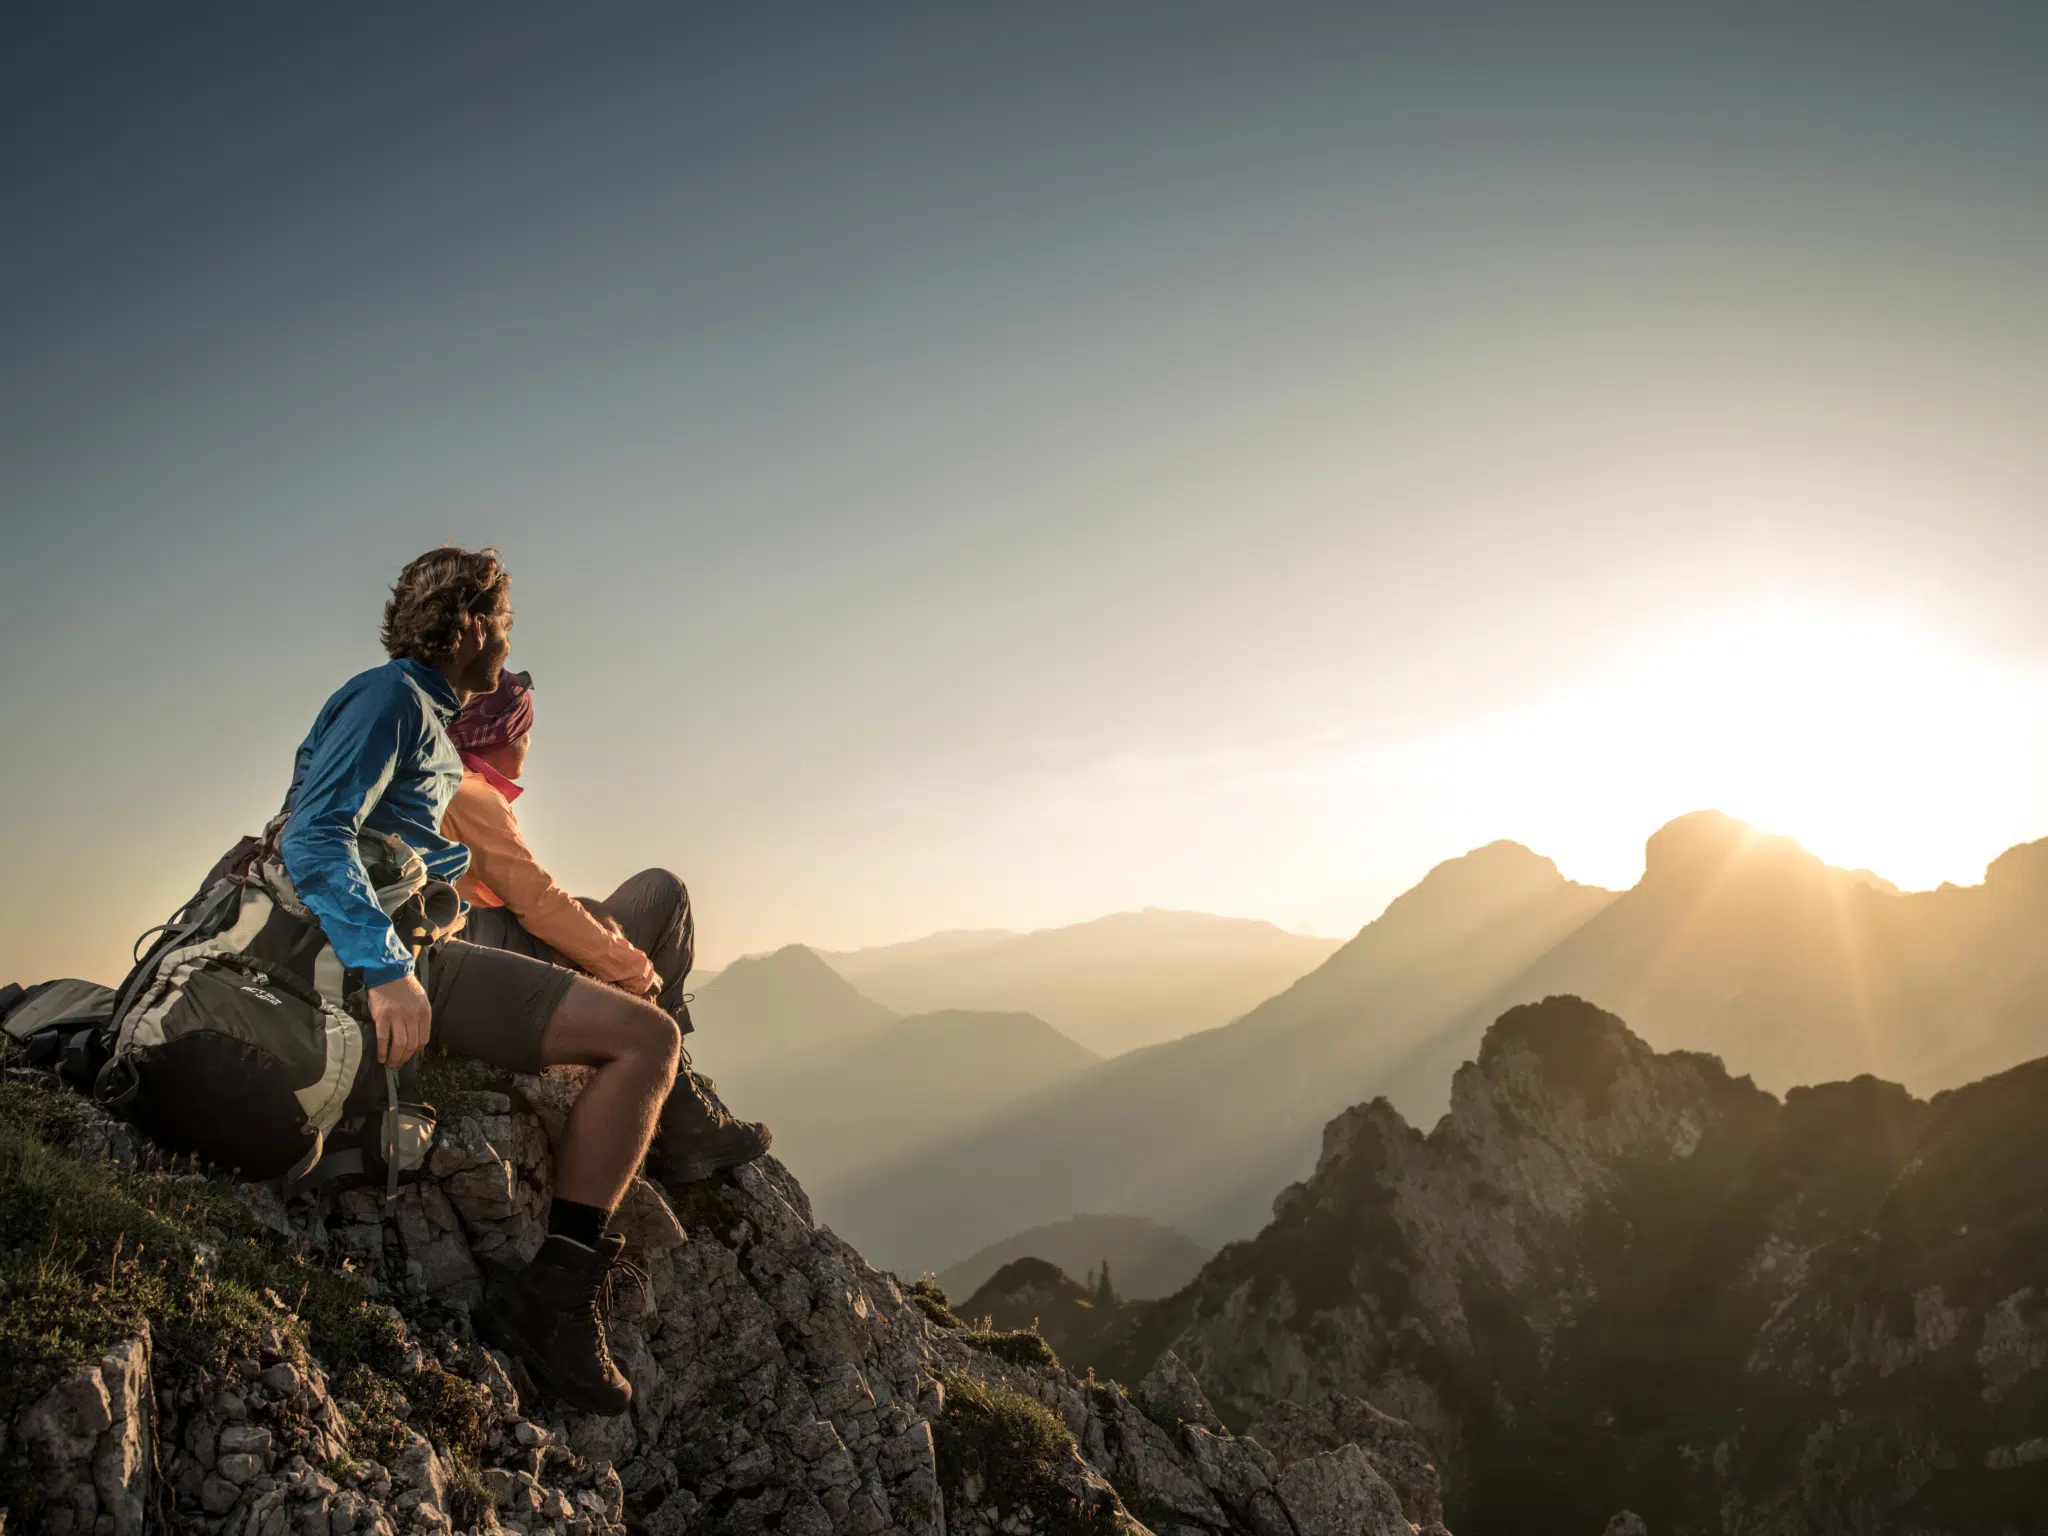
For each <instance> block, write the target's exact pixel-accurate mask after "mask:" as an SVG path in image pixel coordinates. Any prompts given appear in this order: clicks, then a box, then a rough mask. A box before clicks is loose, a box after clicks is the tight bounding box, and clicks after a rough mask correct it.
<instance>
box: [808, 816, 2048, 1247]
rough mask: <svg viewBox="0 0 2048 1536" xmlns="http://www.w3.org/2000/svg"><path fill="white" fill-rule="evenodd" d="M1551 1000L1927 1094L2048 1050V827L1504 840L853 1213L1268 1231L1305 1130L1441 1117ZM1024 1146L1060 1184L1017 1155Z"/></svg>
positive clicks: (983, 1226) (837, 1208)
mask: <svg viewBox="0 0 2048 1536" xmlns="http://www.w3.org/2000/svg"><path fill="white" fill-rule="evenodd" d="M1845 935H1847V938H1846V939H1845V937H1844V936H1845ZM1852 960H1853V962H1854V963H1853V964H1852V963H1850V962H1851V961H1852ZM1553 993H1573V994H1576V995H1581V996H1585V997H1588V998H1589V999H1591V1000H1592V1001H1594V1002H1596V1003H1598V1004H1600V1005H1601V1006H1603V1007H1607V1008H1609V1009H1611V1010H1612V1011H1615V1012H1618V1013H1620V1014H1622V1016H1624V1017H1628V1018H1629V1019H1630V1020H1631V1024H1632V1027H1635V1028H1636V1029H1638V1030H1639V1031H1640V1032H1641V1033H1642V1035H1643V1037H1644V1038H1645V1039H1647V1040H1649V1041H1651V1042H1652V1043H1653V1044H1654V1045H1656V1046H1658V1047H1660V1048H1697V1049H1704V1050H1710V1051H1713V1052H1715V1053H1717V1054H1721V1055H1723V1056H1725V1057H1726V1058H1728V1059H1730V1060H1740V1061H1743V1062H1745V1063H1746V1064H1748V1065H1749V1068H1750V1070H1752V1071H1753V1073H1754V1074H1755V1075H1756V1077H1757V1078H1758V1080H1759V1081H1761V1082H1763V1083H1765V1084H1766V1085H1767V1086H1772V1087H1774V1088H1780V1089H1782V1088H1784V1087H1786V1086H1788V1085H1790V1084H1792V1083H1796V1082H1810V1081H1817V1080H1826V1079H1830V1078H1846V1077H1853V1076H1855V1075H1857V1074H1858V1073H1861V1072H1864V1071H1879V1070H1880V1069H1882V1070H1883V1071H1884V1072H1885V1073H1886V1074H1887V1075H1890V1076H1894V1077H1897V1078H1900V1079H1902V1080H1904V1081H1905V1082H1906V1083H1907V1084H1908V1086H1910V1087H1912V1088H1914V1089H1915V1090H1916V1091H1919V1092H1923V1093H1924V1092H1932V1091H1938V1090H1939V1089H1941V1088H1943V1087H1945V1086H1950V1085H1953V1084H1955V1083H1958V1082H1962V1081H1968V1080H1974V1079H1975V1078H1978V1077H1981V1076H1984V1075H1987V1074H1989V1073H1992V1072H1995V1071H1997V1070H2000V1069H2001V1068H2003V1067H2005V1066H2010V1065H2012V1064H2013V1063H2014V1062H2016V1061H2018V1060H2022V1059H2027V1058H2030V1057H2031V1056H2033V1055H2037V1054H2039V1053H2040V1052H2041V1051H2042V1050H2044V1049H2048V840H2044V841H2043V842H2038V843H2032V844H2022V845H2018V846H2016V847H2015V848H2013V849H2010V850H2008V851H2007V852H2005V853H2004V854H2001V855H2000V857H1999V858H1998V859H1996V860H1994V861H1993V862H1992V864H1991V866H1990V867H1989V868H1988V869H1987V871H1986V877H1985V881H1984V883H1982V884H1980V885H1977V886H1968V887H1961V886H1954V885H1949V886H1944V887H1942V888H1940V889H1938V890H1935V891H1931V892H1900V891H1897V890H1895V889H1893V888H1890V887H1888V886H1886V885H1885V884H1884V883H1883V882H1874V881H1873V880H1872V878H1871V877H1869V876H1868V874H1867V872H1859V871H1844V870H1836V869H1833V868H1832V867H1831V866H1828V865H1826V864H1824V863H1823V862H1822V861H1820V860H1819V859H1818V858H1816V857H1815V856H1814V855H1812V854H1811V853H1809V852H1807V851H1806V850H1804V849H1803V848H1800V847H1799V846H1798V845H1797V844H1796V843H1794V842H1792V841H1791V840H1789V839H1782V838H1776V837H1773V836H1772V835H1770V834H1767V833H1762V832H1759V831H1757V830H1756V829H1754V828H1749V827H1746V826H1745V825H1744V824H1742V823H1739V822H1736V821H1734V820H1733V819H1732V818H1728V817H1725V816H1723V815H1721V813H1718V812H1701V813H1693V814H1692V815H1689V816H1685V817H1679V818H1674V819H1673V820H1672V821H1671V822H1669V823H1666V825H1665V826H1664V827H1662V828H1660V829H1658V831H1657V832H1656V833H1655V834H1653V835H1652V837H1651V838H1650V839H1649V840H1647V842H1646V849H1645V874H1644V878H1643V879H1642V880H1640V881H1638V882H1637V884H1636V885H1635V886H1633V887H1631V888H1630V889H1629V890H1627V891H1623V892H1607V891H1600V890H1598V889H1596V888H1593V887H1585V886H1578V885H1574V884H1572V883H1571V882H1568V881H1565V880H1564V878H1563V877H1562V876H1561V875H1560V874H1558V873H1557V871H1556V867H1555V865H1554V864H1553V863H1551V861H1549V860H1547V859H1545V858H1543V857H1542V856H1541V855H1538V854H1535V853H1533V852H1531V851H1530V850H1528V849H1526V848H1523V847H1521V846H1520V845H1518V844H1512V843H1505V842H1497V843H1493V844H1488V845H1486V846H1485V847H1483V848H1480V849H1475V850H1473V851H1472V852H1471V853H1469V854H1466V855H1462V856H1460V858H1458V859H1452V860H1446V861H1445V862H1444V863H1443V864H1441V865H1439V866H1437V867H1436V868H1435V869H1433V870H1432V871H1431V872H1430V874H1429V875H1428V876H1426V877H1425V878H1424V880H1423V881H1421V882H1419V883H1418V884H1417V886H1416V887H1415V888H1414V889H1412V890H1411V891H1409V892H1406V893H1404V894H1403V895H1402V896H1401V897H1398V898H1396V900H1395V901H1394V902H1392V903H1390V904H1389V905H1388V907H1387V909H1386V910H1385V911H1384V912H1383V913H1382V914H1381V915H1380V916H1379V917H1378V918H1376V919H1375V920H1374V921H1373V922H1372V923H1370V924H1368V925H1367V926H1366V927H1365V928H1364V929H1362V930H1361V931H1360V933H1359V934H1358V935H1357V936H1356V937H1354V938H1353V939H1352V940H1351V941H1350V942H1348V943H1347V944H1346V945H1345V946H1344V947H1343V948H1341V949H1340V950H1339V951H1338V952H1337V953H1336V954H1334V955H1332V956H1331V958H1330V959H1329V960H1328V961H1326V962H1325V963H1324V964H1323V965H1322V966H1321V967H1319V968H1318V969H1317V970H1316V971H1314V972H1311V973H1310V974H1309V975H1307V976H1304V977H1302V978H1300V979H1299V980H1297V981H1296V982H1294V983H1293V984H1292V985H1291V986H1289V987H1288V988H1287V989H1286V990H1285V991H1283V992H1281V993H1279V994H1278V995H1276V996H1275V997H1273V998H1270V999H1268V1000H1267V1001H1266V1002H1264V1003H1262V1004H1260V1005H1259V1006H1258V1007H1257V1008H1254V1009H1252V1010H1250V1011H1249V1012H1248V1013H1246V1014H1245V1015H1244V1016H1243V1017H1241V1018H1240V1019H1238V1020H1237V1021H1235V1022H1234V1023H1232V1024H1230V1025H1228V1026H1225V1027H1222V1028H1219V1029H1215V1030H1210V1031H1205V1032H1201V1033H1198V1034H1194V1035H1190V1036H1187V1037H1185V1038H1183V1039H1180V1040H1176V1041H1172V1042H1169V1043H1166V1044H1164V1045H1159V1046H1153V1047H1148V1048H1145V1049H1143V1050H1139V1051H1135V1052H1131V1053H1129V1054H1128V1055H1125V1056H1121V1057H1118V1058H1115V1059H1113V1060H1112V1061H1110V1062H1108V1063H1105V1064H1104V1066H1103V1067H1101V1068H1098V1069H1096V1070H1095V1071H1094V1072H1092V1073H1090V1074H1089V1076H1088V1078H1087V1079H1086V1080H1084V1081H1083V1082H1082V1083H1080V1084H1078V1085H1076V1086H1075V1088H1074V1089H1073V1090H1072V1092H1071V1093H1069V1094H1067V1095H1064V1096H1062V1097H1060V1098H1057V1099H1048V1100H1043V1101H1038V1100H1032V1101H1026V1102H1023V1103H1020V1104H1018V1105H1016V1106H1013V1107H1012V1108H1010V1109H1008V1110H1006V1111H1004V1112H1003V1114H1002V1115H1001V1116H999V1117H997V1118H996V1119H995V1120H993V1121H991V1122H990V1123H989V1124H987V1125H986V1126H984V1127H982V1128H981V1129H980V1130H979V1131H978V1132H976V1133H974V1134H973V1135H972V1136H970V1137H967V1138H963V1139H959V1140H956V1141H954V1142H951V1143H949V1144H947V1145H946V1146H945V1147H943V1148H942V1149H937V1150H938V1152H939V1155H937V1156H935V1157H933V1158H932V1159H929V1160H927V1161H926V1162H925V1163H924V1164H922V1165H921V1166H918V1167H909V1166H905V1167H902V1168H898V1169H894V1170H883V1171H882V1172H881V1173H878V1174H877V1175H876V1176H875V1177H874V1178H873V1179H871V1180H867V1181H864V1182H863V1183H862V1184H861V1185H860V1186H859V1187H858V1188H853V1189H850V1190H848V1191H847V1192H846V1193H845V1194H844V1195H843V1196H842V1197H840V1198H838V1199H836V1200H835V1202H834V1209H833V1211H832V1216H833V1219H834V1220H835V1221H838V1222H840V1223H841V1224H842V1226H844V1227H845V1228H846V1230H848V1231H849V1232H851V1233H853V1234H854V1235H855V1237H856V1240H857V1241H860V1242H861V1243H862V1244H863V1245H864V1246H866V1247H868V1248H870V1249H872V1250H873V1251H876V1252H878V1253H881V1254H883V1255H886V1256H887V1257H888V1258H889V1260H890V1261H891V1262H900V1263H904V1264H907V1265H913V1266H914V1265H916V1264H918V1263H920V1262H928V1261H929V1258H937V1257H942V1256H943V1255H944V1254H945V1253H947V1252H959V1251H962V1250H963V1249H965V1248H969V1247H972V1246H974V1245H976V1244H977V1243H979V1242H984V1241H990V1240H994V1239H995V1238H997V1237H999V1236H1000V1235H1001V1234H1002V1232H1003V1231H1005V1230H1009V1231H1015V1230H1018V1229H1020V1228H1023V1227H1027V1226H1032V1225H1036V1224H1038V1223H1041V1222H1044V1221H1051V1220H1057V1219H1059V1218H1060V1217H1061V1216H1062V1215H1063V1214H1064V1212H1065V1211H1071V1210H1074V1209H1089V1208H1094V1209H1102V1208H1110V1209H1118V1210H1127V1211H1131V1212H1134V1213H1136V1214H1139V1215H1145V1216H1149V1217H1151V1218H1153V1219H1155V1220H1160V1221H1163V1222H1166V1223H1167V1224H1169V1225H1173V1226H1177V1227H1179V1228H1181V1229H1182V1230H1185V1231H1187V1232H1189V1233H1190V1234H1191V1235H1193V1236H1195V1237H1196V1238H1197V1239H1199V1240H1201V1241H1204V1242H1215V1243H1220V1242H1224V1241H1227V1240H1230V1239H1232V1238H1237V1237H1242V1236H1246V1235H1248V1234H1249V1233H1250V1232H1252V1231H1255V1230H1256V1229H1257V1227H1258V1226H1259V1225H1260V1223H1261V1222H1262V1221H1263V1219H1264V1216H1265V1212H1266V1201H1267V1198H1268V1196H1269V1193H1270V1191H1271V1190H1272V1189H1273V1188H1275V1187H1277V1186H1279V1185H1282V1184H1285V1183H1288V1182H1292V1181H1294V1180H1296V1179H1299V1178H1300V1177H1302V1176H1303V1175H1304V1174H1306V1173H1307V1171H1308V1170H1309V1169H1310V1168H1311V1167H1312V1166H1313V1164H1314V1158H1315V1149H1314V1145H1313V1137H1312V1135H1311V1134H1310V1133H1309V1132H1308V1131H1307V1130H1306V1129H1305V1127H1307V1126H1311V1125H1319V1124H1321V1123H1323V1121H1325V1120H1327V1119H1328V1118H1329V1117H1330V1116H1331V1115H1332V1114H1334V1113H1336V1112H1337V1111H1338V1110H1339V1109H1341V1108H1342V1107H1344V1105H1345V1104H1346V1103H1349V1102H1356V1101H1359V1100H1364V1099H1369V1098H1371V1097H1373V1096H1374V1095H1376V1094H1384V1095H1386V1096H1388V1097H1389V1098H1391V1099H1392V1100H1393V1102H1394V1103H1396V1104H1397V1105H1398V1106H1399V1107H1400V1109H1401V1111H1402V1113H1403V1114H1405V1115H1407V1116H1408V1117H1409V1118H1410V1119H1412V1120H1415V1121H1417V1122H1420V1123H1425V1124H1426V1123H1428V1122H1429V1121H1431V1120H1433V1119H1434V1118H1435V1117H1436V1116H1437V1115H1439V1114H1441V1113H1442V1112H1443V1108H1444V1106H1445V1103H1446V1096H1447V1085H1448V1084H1449V1083H1450V1082H1451V1080H1452V1074H1453V1072H1454V1070H1455V1069H1456V1067H1457V1065H1458V1063H1459V1062H1461V1061H1463V1060H1465V1059H1467V1058H1468V1057H1469V1056H1470V1055H1471V1054H1472V1053H1473V1052H1474V1051H1475V1050H1476V1049H1477V1048H1478V1046H1479V1043H1480V1040H1481V1039H1482V1037H1483V1035H1484V1033H1485V1031H1486V1029H1487V1027H1488V1026H1489V1025H1490V1024H1491V1022H1492V1021H1493V1020H1494V1019H1496V1018H1497V1017H1498V1016H1499V1015H1500V1014H1501V1013H1502V1012H1504V1011H1506V1010H1507V1009H1508V1008H1511V1007H1513V1006H1515V1005H1516V1004H1518V1003H1521V1002H1526V1001H1533V1000H1535V999H1538V998H1541V997H1544V996H1547V995H1551V994H1553ZM1197 1127H1199V1130H1200V1135H1199V1137H1194V1136H1192V1135H1191V1133H1192V1132H1193V1131H1194V1130H1195V1129H1196V1128H1197ZM1024 1167H1029V1168H1032V1169H1033V1170H1035V1172H1036V1175H1037V1177H1036V1178H1035V1179H1033V1180H1027V1179H1023V1178H1020V1177H1013V1176H1012V1173H1011V1170H1015V1169H1020V1168H1024ZM970 1191H971V1192H972V1193H971V1196H970V1194H969V1192H970ZM912 1212H914V1213H915V1214H907V1213H912ZM927 1256H928V1257H927Z"/></svg>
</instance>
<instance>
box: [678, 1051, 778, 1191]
mask: <svg viewBox="0 0 2048 1536" xmlns="http://www.w3.org/2000/svg"><path fill="white" fill-rule="evenodd" d="M774 1141H775V1135H774V1133H773V1132H772V1131H770V1130H769V1129H768V1127H767V1126H765V1125H762V1124H761V1123H760V1122H759V1121H755V1120H735V1119H733V1117H732V1116H731V1115H729V1114H727V1113H726V1112H725V1106H724V1105H723V1104H720V1103H719V1102H718V1099H717V1097H716V1096H715V1095H713V1094H711V1093H707V1092H706V1091H705V1090H704V1088H703V1087H702V1086H701V1085H700V1083H699V1080H698V1078H697V1075H696V1074H695V1073H694V1072H691V1071H690V1070H689V1069H688V1068H687V1067H686V1068H684V1069H683V1070H682V1071H681V1072H679V1073H677V1074H676V1085H675V1087H674V1088H672V1089H671V1090H670V1091H669V1096H668V1102H667V1103H666V1104H664V1105H662V1107H661V1124H660V1126H659V1127H658V1128H657V1129H656V1131H655V1133H654V1145H653V1146H652V1147H650V1148H649V1149H648V1151H647V1172H648V1175H649V1176H650V1177H651V1178H653V1179H654V1181H655V1182H656V1183H658V1184H663V1185H667V1186H669V1187H671V1188H673V1187H674V1186H676V1185H678V1184H694V1183H696V1182H697V1181H698V1180H699V1179H708V1178H710V1177H711V1175H713V1174H714V1173H718V1172H721V1171H723V1170H724V1169H727V1168H737V1167H739V1166H740V1165H741V1164H742V1163H751V1162H752V1161H753V1160H754V1159H755V1158H757V1157H759V1156H761V1155H762V1154H763V1153H765V1152H766V1151H767V1150H768V1148H769V1147H770V1146H771V1145H773V1143H774Z"/></svg>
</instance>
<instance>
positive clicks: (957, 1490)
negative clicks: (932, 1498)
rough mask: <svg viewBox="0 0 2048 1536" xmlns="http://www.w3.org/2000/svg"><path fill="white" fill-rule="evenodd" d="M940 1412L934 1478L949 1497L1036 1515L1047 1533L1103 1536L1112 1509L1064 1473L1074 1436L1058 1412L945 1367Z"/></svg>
mask: <svg viewBox="0 0 2048 1536" xmlns="http://www.w3.org/2000/svg"><path fill="white" fill-rule="evenodd" d="M939 1380H940V1383H941V1385H943V1386H944V1388H945V1392H946V1407H945V1411H944V1412H943V1413H941V1414H940V1415H939V1417H938V1418H937V1419H936V1420H935V1421H934V1422H933V1425H932V1428H933V1431H934V1433H933V1437H932V1444H933V1450H934V1452H935V1453H936V1456H937V1460H938V1472H939V1484H940V1486H941V1487H942V1488H944V1489H945V1490H946V1492H947V1494H948V1496H949V1497H958V1498H963V1499H967V1498H968V1495H969V1493H970V1492H971V1493H973V1494H974V1495H975V1496H976V1497H975V1498H973V1499H969V1500H968V1501H969V1502H980V1503H984V1504H989V1505H992V1506H994V1508H995V1511H996V1513H997V1516H998V1517H999V1518H1007V1517H1008V1516H1009V1515H1010V1514H1011V1513H1012V1512H1013V1511H1017V1510H1027V1511H1030V1512H1031V1513H1032V1514H1033V1515H1035V1516H1036V1517H1037V1518H1038V1519H1039V1520H1040V1521H1041V1522H1043V1524H1042V1527H1041V1528H1042V1529H1044V1530H1045V1531H1047V1532H1048V1533H1049V1536H1107V1533H1109V1532H1113V1531H1116V1530H1117V1529H1118V1522H1117V1520H1116V1516H1115V1513H1114V1511H1113V1510H1111V1509H1104V1508H1100V1507H1094V1506H1090V1505H1089V1504H1087V1503H1085V1502H1084V1501H1083V1499H1082V1498H1081V1497H1079V1496H1078V1495H1077V1494H1075V1493H1074V1492H1073V1491H1072V1489H1071V1488H1070V1487H1069V1485H1068V1481H1066V1480H1063V1479H1062V1476H1061V1474H1062V1472H1064V1471H1067V1470H1069V1469H1070V1468H1071V1466H1072V1465H1073V1463H1074V1460H1075V1447H1074V1436H1073V1434H1072V1433H1071V1432H1070V1431H1069V1430H1068V1428H1067V1426H1066V1425H1065V1424H1064V1423H1062V1422H1061V1421H1060V1418H1059V1415H1057V1414H1055V1413H1054V1412H1053V1411H1052V1410H1051V1409H1050V1408H1048V1407H1046V1406H1045V1405H1044V1404H1043V1403H1041V1402H1039V1401H1038V1400H1037V1399H1036V1398H1031V1397H1026V1396H1025V1395H1024V1394H1023V1393H1022V1392H1018V1391H1016V1390H1014V1389H1012V1388H1010V1387H1006V1386H1003V1385H1002V1384H1000V1383H999V1382H992V1381H977V1380H975V1379H974V1378H973V1377H971V1376H962V1375H957V1374H953V1373H950V1372H949V1373H946V1374H944V1375H942V1376H941V1377H940V1378H939Z"/></svg>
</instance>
